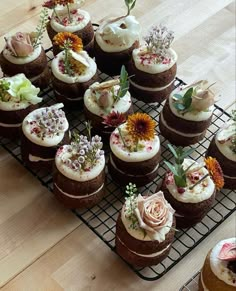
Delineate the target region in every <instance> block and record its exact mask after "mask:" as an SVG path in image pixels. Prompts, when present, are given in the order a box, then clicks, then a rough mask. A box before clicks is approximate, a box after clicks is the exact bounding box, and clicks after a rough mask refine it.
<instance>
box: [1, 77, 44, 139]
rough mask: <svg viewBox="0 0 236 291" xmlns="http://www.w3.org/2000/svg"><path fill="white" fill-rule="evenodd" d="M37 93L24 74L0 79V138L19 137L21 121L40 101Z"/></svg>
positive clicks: (37, 90) (37, 89)
mask: <svg viewBox="0 0 236 291" xmlns="http://www.w3.org/2000/svg"><path fill="white" fill-rule="evenodd" d="M39 91H40V89H39V88H36V87H35V86H33V85H32V84H31V82H30V81H29V80H28V79H27V78H26V77H25V75H24V74H18V75H15V76H14V77H6V78H2V79H0V136H4V137H8V138H16V137H18V136H19V134H20V128H21V124H22V121H23V119H24V118H25V116H26V115H27V114H28V113H30V112H31V111H33V110H34V109H36V108H37V107H38V104H39V103H40V102H41V101H42V98H40V97H38V93H39Z"/></svg>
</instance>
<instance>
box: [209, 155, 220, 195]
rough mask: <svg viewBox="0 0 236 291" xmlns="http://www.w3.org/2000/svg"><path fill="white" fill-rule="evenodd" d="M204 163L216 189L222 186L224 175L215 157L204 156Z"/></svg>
mask: <svg viewBox="0 0 236 291" xmlns="http://www.w3.org/2000/svg"><path fill="white" fill-rule="evenodd" d="M205 163H206V167H207V170H208V172H209V175H210V176H211V178H212V180H213V181H214V183H215V185H216V189H217V190H220V189H221V188H223V186H224V177H223V172H222V169H221V167H220V164H219V163H218V161H217V160H216V159H215V158H212V157H207V158H205Z"/></svg>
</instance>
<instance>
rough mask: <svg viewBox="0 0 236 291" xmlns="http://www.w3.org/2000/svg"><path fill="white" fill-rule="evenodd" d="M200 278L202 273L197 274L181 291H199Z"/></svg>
mask: <svg viewBox="0 0 236 291" xmlns="http://www.w3.org/2000/svg"><path fill="white" fill-rule="evenodd" d="M199 276H200V271H199V272H198V273H196V274H195V275H194V276H193V277H192V278H191V279H190V280H188V282H186V283H185V284H184V286H183V287H181V288H180V290H179V291H198V280H199Z"/></svg>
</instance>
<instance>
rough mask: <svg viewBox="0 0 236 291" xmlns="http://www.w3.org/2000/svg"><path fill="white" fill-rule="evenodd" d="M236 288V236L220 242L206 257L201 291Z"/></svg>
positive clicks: (200, 284) (231, 290) (225, 290)
mask: <svg viewBox="0 0 236 291" xmlns="http://www.w3.org/2000/svg"><path fill="white" fill-rule="evenodd" d="M235 289H236V238H235V237H232V238H228V239H224V240H222V241H220V242H218V243H217V244H216V245H215V246H214V248H213V249H211V250H210V251H209V253H208V254H207V257H206V259H205V262H204V265H203V268H202V271H201V274H200V278H199V289H198V290H199V291H204V290H208V291H234V290H235Z"/></svg>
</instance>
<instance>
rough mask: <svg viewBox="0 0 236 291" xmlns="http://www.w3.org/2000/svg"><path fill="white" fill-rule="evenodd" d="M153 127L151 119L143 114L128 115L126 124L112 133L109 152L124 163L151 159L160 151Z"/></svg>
mask: <svg viewBox="0 0 236 291" xmlns="http://www.w3.org/2000/svg"><path fill="white" fill-rule="evenodd" d="M155 125H156V123H155V122H154V121H153V120H152V118H151V117H150V116H148V115H147V114H145V113H136V114H132V115H129V116H128V120H127V122H126V123H124V124H121V125H120V126H119V127H118V128H116V129H115V130H114V131H113V132H112V134H111V136H110V148H111V151H112V152H113V154H114V155H115V156H116V157H118V158H119V159H120V160H123V161H126V162H141V161H146V160H149V159H151V158H153V157H154V156H155V155H156V154H157V153H158V151H159V150H160V140H159V138H158V136H157V135H156V133H155Z"/></svg>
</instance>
